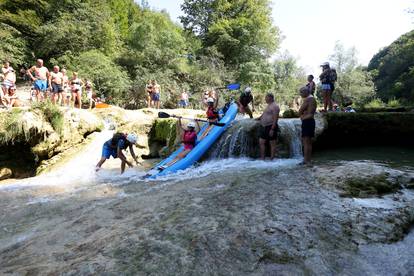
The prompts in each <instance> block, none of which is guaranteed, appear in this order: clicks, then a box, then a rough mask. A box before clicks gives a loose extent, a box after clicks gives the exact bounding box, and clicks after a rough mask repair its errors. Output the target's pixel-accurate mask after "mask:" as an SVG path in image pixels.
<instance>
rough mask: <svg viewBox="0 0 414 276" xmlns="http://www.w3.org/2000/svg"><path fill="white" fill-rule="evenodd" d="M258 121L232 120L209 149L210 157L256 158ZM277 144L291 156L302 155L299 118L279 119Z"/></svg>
mask: <svg viewBox="0 0 414 276" xmlns="http://www.w3.org/2000/svg"><path fill="white" fill-rule="evenodd" d="M259 127H260V126H259V123H258V122H257V121H255V120H251V119H244V120H238V121H234V122H233V124H232V126H231V127H230V128H229V129H228V130H227V131H226V132H225V133H224V134H223V136H222V137H221V139H220V140H219V141H218V142H217V143H216V145H215V146H214V147H213V148H212V149H211V150H210V154H209V157H210V158H211V159H222V158H232V157H251V158H257V157H258V155H259V146H258V145H259V138H258V136H259ZM279 128H280V135H279V138H280V139H279V142H278V143H279V145H284V146H286V148H287V151H288V152H289V153H288V154H289V156H290V157H291V158H299V157H301V156H302V141H301V121H300V120H299V119H281V120H279Z"/></svg>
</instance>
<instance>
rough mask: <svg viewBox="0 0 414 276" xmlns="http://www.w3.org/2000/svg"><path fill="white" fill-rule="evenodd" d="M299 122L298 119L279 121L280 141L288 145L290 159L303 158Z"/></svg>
mask: <svg viewBox="0 0 414 276" xmlns="http://www.w3.org/2000/svg"><path fill="white" fill-rule="evenodd" d="M301 124H302V123H301V121H300V120H299V119H282V120H279V128H280V131H281V132H280V138H281V141H282V142H283V141H284V142H285V143H288V145H289V154H290V157H293V158H296V157H301V156H303V152H302V139H301Z"/></svg>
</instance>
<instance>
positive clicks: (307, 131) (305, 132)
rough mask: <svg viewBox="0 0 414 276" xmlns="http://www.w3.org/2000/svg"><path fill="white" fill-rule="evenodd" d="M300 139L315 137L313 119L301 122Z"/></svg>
mask: <svg viewBox="0 0 414 276" xmlns="http://www.w3.org/2000/svg"><path fill="white" fill-rule="evenodd" d="M302 137H311V138H312V137H315V119H313V118H312V119H306V120H303V121H302Z"/></svg>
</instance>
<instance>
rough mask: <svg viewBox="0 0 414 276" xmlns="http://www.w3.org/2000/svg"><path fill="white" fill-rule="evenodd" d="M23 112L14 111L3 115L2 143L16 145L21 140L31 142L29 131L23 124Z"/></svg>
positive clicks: (0, 133)
mask: <svg viewBox="0 0 414 276" xmlns="http://www.w3.org/2000/svg"><path fill="white" fill-rule="evenodd" d="M22 115H23V112H22V110H20V109H13V110H12V111H11V112H7V113H3V116H4V117H3V116H2V118H1V123H2V131H1V132H0V143H1V144H7V143H14V142H15V141H16V140H17V141H19V140H20V139H23V138H24V140H26V141H27V140H29V131H28V130H27V129H26V128H25V126H24V124H23V122H22Z"/></svg>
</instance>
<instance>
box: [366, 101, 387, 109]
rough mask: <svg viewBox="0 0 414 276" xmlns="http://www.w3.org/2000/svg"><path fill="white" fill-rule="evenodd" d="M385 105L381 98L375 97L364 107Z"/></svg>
mask: <svg viewBox="0 0 414 276" xmlns="http://www.w3.org/2000/svg"><path fill="white" fill-rule="evenodd" d="M383 107H385V103H384V102H383V101H381V100H380V99H373V100H372V101H370V102H369V103H367V104H365V105H364V108H383Z"/></svg>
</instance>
